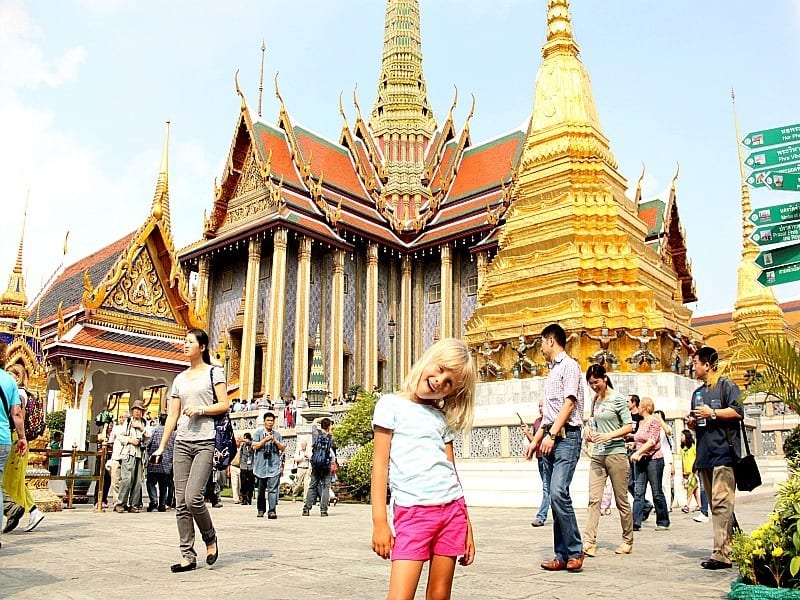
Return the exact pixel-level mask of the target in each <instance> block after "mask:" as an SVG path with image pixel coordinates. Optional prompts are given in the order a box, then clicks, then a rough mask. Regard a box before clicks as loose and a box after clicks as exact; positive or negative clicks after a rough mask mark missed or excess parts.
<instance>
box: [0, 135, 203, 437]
mask: <svg viewBox="0 0 800 600" xmlns="http://www.w3.org/2000/svg"><path fill="white" fill-rule="evenodd" d="M168 147H169V130H168V129H167V133H166V134H165V137H164V149H163V154H162V159H161V167H160V170H159V174H158V179H157V182H156V188H155V193H154V195H153V199H152V203H151V206H150V211H149V213H148V215H147V218H146V219H145V221H144V223H142V225H141V226H140V227H139V228H138V230H136V231H134V232H132V233H130V234H129V235H126V236H125V237H123V238H122V239H119V240H117V241H115V242H113V243H111V244H109V245H108V246H106V247H104V248H101V249H100V250H98V251H97V252H95V253H94V254H91V255H89V256H86V257H84V258H82V259H80V260H78V261H77V262H76V263H74V264H72V265H69V266H66V267H63V268H59V269H58V271H57V272H56V274H55V275H54V276H53V278H52V280H51V281H50V282H48V284H46V286H45V288H44V290H43V291H42V293H41V294H40V295H39V296H38V298H37V299H35V301H34V303H33V306H32V309H31V312H32V314H35V315H36V321H35V322H36V329H37V332H36V333H37V336H36V338H37V339H38V340H39V342H38V343H39V344H40V345H41V354H40V356H42V357H43V363H44V367H45V368H46V371H47V387H48V389H49V390H51V394H50V396H51V397H50V402H49V404H50V406H49V409H50V410H59V409H66V411H67V414H66V430H65V432H64V447H65V448H69V447H71V446H72V445H73V444H75V445H77V446H78V447H79V448H81V449H82V448H85V442H86V431H85V430H86V427H85V424H86V422H87V420H88V421H91V420H93V419H94V418H95V417H96V416H97V415H98V414H100V413H102V412H104V411H109V412H110V413H112V414H114V415H116V414H119V413H121V412H124V411H125V410H126V408H127V403H128V402H129V401H130V400H134V399H141V400H143V402H144V403H145V404H146V405H147V410H148V411H150V412H151V415H152V416H156V415H157V414H158V413H159V411H163V410H165V409H166V400H167V399H166V389H167V388H168V387H169V385H170V384H171V383H172V380H173V379H174V378H175V375H176V374H177V373H178V372H180V371H182V370H183V369H185V368H186V367H187V366H188V361H187V360H186V358H185V356H184V355H183V339H184V336H185V334H186V331H187V329H189V328H190V327H197V326H200V325H202V320H201V319H200V318H199V317H198V316H197V315H196V314H195V312H194V309H193V307H192V306H191V300H190V294H189V290H188V284H187V280H186V279H185V277H184V274H183V271H182V270H181V269H180V266H179V264H178V261H177V257H176V254H175V248H174V242H173V239H172V230H171V225H170V209H169V177H168ZM21 256H22V245H21V244H20V254H19V257H18V259H17V267H15V270H14V274H12V283H14V282H17V281H19V282H21V281H22V279H21V277H20V276H18V275H17V271H18V270H19V272H20V273H21ZM14 285H15V288H14V289H15V293H18V292H17V289H18V288H19V289H21V287H20V286H21V283H20V284H19V285H17V284H16V283H14ZM10 287H11V286H10ZM23 294H24V292H23ZM14 297H15V298H16V296H14ZM7 298H11V296H10V292H7V293H6V294H5V295H4V296H3V302H4V305H3V306H4V307H5V306H6V304H9V301H8V300H7ZM22 306H23V307H24V303H23V304H22ZM3 311H4V312H3V314H5V312H6V311H7V309H6V308H3ZM92 431H93V432H94V431H95V430H92Z"/></svg>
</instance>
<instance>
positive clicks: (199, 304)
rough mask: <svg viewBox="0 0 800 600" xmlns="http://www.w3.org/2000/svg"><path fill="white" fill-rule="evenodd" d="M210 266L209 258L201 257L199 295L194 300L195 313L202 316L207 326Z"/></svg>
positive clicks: (198, 280) (198, 269)
mask: <svg viewBox="0 0 800 600" xmlns="http://www.w3.org/2000/svg"><path fill="white" fill-rule="evenodd" d="M209 271H210V265H209V261H208V257H207V256H201V257H200V261H199V263H198V265H197V293H196V295H195V298H194V312H195V314H197V315H198V316H201V317H202V318H203V320H204V321H206V324H208V319H207V317H206V314H205V312H206V308H207V302H208V272H209Z"/></svg>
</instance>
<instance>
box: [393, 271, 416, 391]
mask: <svg viewBox="0 0 800 600" xmlns="http://www.w3.org/2000/svg"><path fill="white" fill-rule="evenodd" d="M411 326H412V321H411V257H409V256H403V258H402V259H401V260H400V313H399V315H398V318H397V346H398V348H399V350H400V352H399V354H400V359H399V361H398V363H399V364H398V367H397V372H396V376H395V378H396V380H397V381H398V383H399V382H402V381H403V378H404V377H405V376H406V374H407V373H408V372H409V371H410V370H411V356H412V352H411V340H412V337H413V336H412V331H411Z"/></svg>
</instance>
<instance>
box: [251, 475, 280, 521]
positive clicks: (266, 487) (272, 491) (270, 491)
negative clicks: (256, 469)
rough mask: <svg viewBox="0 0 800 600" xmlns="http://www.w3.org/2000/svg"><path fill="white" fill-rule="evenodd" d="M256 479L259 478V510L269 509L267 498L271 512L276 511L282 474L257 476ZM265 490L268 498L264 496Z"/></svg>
mask: <svg viewBox="0 0 800 600" xmlns="http://www.w3.org/2000/svg"><path fill="white" fill-rule="evenodd" d="M256 479H257V480H258V497H257V498H256V508H257V509H258V512H265V511H266V510H267V500H269V512H271V513H274V512H275V509H276V508H277V506H278V487H279V486H280V483H281V476H280V475H275V476H273V477H256ZM265 491H266V493H267V499H265V498H264V492H265Z"/></svg>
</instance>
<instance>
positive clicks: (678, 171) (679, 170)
mask: <svg viewBox="0 0 800 600" xmlns="http://www.w3.org/2000/svg"><path fill="white" fill-rule="evenodd" d="M676 163H677V165H678V168H677V169H676V170H675V176H674V177H673V178H672V191H673V192H674V191H675V182H676V181H678V175H680V173H681V163H680V161H676Z"/></svg>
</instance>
